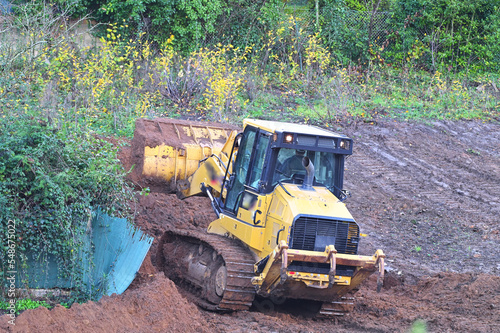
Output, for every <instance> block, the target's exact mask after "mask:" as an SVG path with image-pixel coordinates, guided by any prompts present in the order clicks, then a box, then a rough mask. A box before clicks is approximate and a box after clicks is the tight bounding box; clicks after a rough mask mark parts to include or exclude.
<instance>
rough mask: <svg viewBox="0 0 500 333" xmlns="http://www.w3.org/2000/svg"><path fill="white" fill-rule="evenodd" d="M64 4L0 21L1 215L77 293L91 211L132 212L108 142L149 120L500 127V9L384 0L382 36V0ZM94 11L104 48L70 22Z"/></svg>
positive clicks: (32, 5) (35, 5) (0, 241)
mask: <svg viewBox="0 0 500 333" xmlns="http://www.w3.org/2000/svg"><path fill="white" fill-rule="evenodd" d="M56 3H58V4H59V5H58V7H57V8H54V7H52V6H48V5H47V4H46V3H45V2H43V1H32V2H29V3H27V4H25V5H19V6H17V7H15V14H14V15H11V16H4V17H3V18H2V21H1V23H0V25H1V29H0V181H1V183H0V204H1V205H0V219H2V220H9V219H11V220H14V221H16V223H17V229H16V235H17V238H16V242H17V243H16V248H17V249H18V260H19V262H18V265H21V266H22V263H23V252H24V251H25V250H26V249H28V248H29V249H31V250H33V251H35V252H36V253H38V254H39V255H40V256H43V255H53V256H55V257H56V258H58V261H59V262H60V264H61V267H63V268H64V269H63V271H62V272H60V274H63V275H66V276H71V277H73V279H74V281H77V282H78V280H79V276H80V275H81V274H82V272H81V271H79V269H78V267H79V265H78V263H77V262H75V253H76V252H78V251H79V250H80V249H81V244H80V243H79V239H80V238H79V235H81V234H83V233H85V232H86V230H87V223H88V221H89V217H90V212H91V211H92V210H93V209H95V208H97V207H102V208H103V209H105V210H106V211H108V212H110V213H112V214H114V215H119V216H126V215H127V214H129V211H128V209H127V202H128V200H129V199H131V197H132V191H131V189H130V187H129V186H128V185H127V184H126V182H125V181H124V175H125V170H123V169H122V167H121V166H120V164H119V161H118V160H117V157H116V146H114V145H112V144H111V143H110V142H109V141H107V140H105V139H103V137H110V136H115V135H116V136H128V137H130V136H131V135H132V133H133V129H134V120H135V119H136V118H138V117H160V116H167V117H177V118H186V117H189V118H191V119H207V120H215V121H223V122H235V123H240V121H241V119H242V118H245V117H258V118H264V119H275V120H284V121H300V122H309V123H315V124H320V125H323V126H328V127H333V128H337V126H336V125H335V123H337V122H346V121H353V120H354V121H356V120H362V121H373V120H376V119H377V118H380V117H391V118H398V119H481V120H483V121H498V120H499V109H500V98H499V96H500V92H499V89H500V75H499V73H498V69H499V61H500V59H499V58H498V54H500V52H499V51H500V48H499V41H500V35H499V34H500V29H498V24H499V23H498V22H500V19H499V16H500V14H499V2H498V1H476V2H469V3H463V2H461V1H458V0H440V1H434V2H432V3H433V5H432V6H431V5H430V4H431V2H428V1H425V0H400V1H384V2H382V3H381V6H382V7H380V9H383V10H391V11H393V15H390V17H389V16H384V17H385V19H384V20H385V21H384V24H385V26H387V27H392V29H389V30H387V29H386V30H383V31H384V33H383V34H381V33H380V31H382V30H381V29H380V28H378V30H377V31H378V33H375V30H376V27H375V25H374V22H375V21H377V20H378V16H377V17H376V15H378V14H379V13H378V12H377V9H376V8H375V5H376V3H377V2H376V1H374V2H372V3H371V4H370V3H369V2H361V1H347V2H346V3H347V4H346V3H344V2H343V1H340V0H336V1H320V2H319V4H320V8H319V11H318V12H316V11H315V8H314V6H306V7H305V9H304V10H302V11H295V10H294V9H293V8H292V9H291V8H289V7H286V6H285V4H284V3H283V2H282V1H277V0H275V1H246V0H239V1H231V2H230V1H223V0H210V1H203V2H189V1H177V2H176V1H167V0H163V1H126V2H123V1H116V0H108V1H76V2H74V7H65V4H67V3H68V2H65V1H56ZM312 3H313V2H311V4H312ZM360 6H365V7H363V8H360ZM352 9H366V10H367V12H365V13H364V14H363V15H364V16H363V17H365V18H364V19H359V17H361V16H359V13H358V12H353V11H352ZM91 10H95V11H94V15H95V17H96V18H97V19H99V20H100V21H102V22H104V23H106V24H103V25H101V28H102V29H101V30H100V32H99V33H100V39H99V42H98V43H97V44H98V45H97V46H96V47H94V48H89V47H86V48H85V47H79V46H78V45H77V44H75V43H74V42H73V41H72V38H71V24H68V23H67V20H66V17H67V16H68V15H70V14H75V15H76V14H85V13H87V12H89V11H91ZM316 14H318V15H316ZM356 15H358V16H356ZM353 17H354V19H353V20H352V21H353V22H355V23H356V24H355V25H352V26H347V25H342V22H344V21H345V22H347V19H348V18H353ZM27 18H29V20H28V19H27ZM375 18H377V20H375ZM343 19H346V20H343ZM377 22H378V21H377ZM424 30H425V31H426V32H424V33H423V34H421V32H422V31H424ZM467 153H469V154H476V152H474V151H472V150H468V151H467ZM7 232H8V231H7V230H6V229H5V228H2V230H0V235H1V238H0V256H2V258H5V253H6V251H7V245H6V239H7V238H6V236H7ZM416 251H417V252H418V251H420V250H419V249H418V250H417V249H416ZM1 262H2V264H3V263H5V261H1ZM2 264H0V278H1V277H2V276H3V274H4V273H3V271H5V270H6V269H5V267H4V266H1V265H2ZM1 280H3V279H1Z"/></svg>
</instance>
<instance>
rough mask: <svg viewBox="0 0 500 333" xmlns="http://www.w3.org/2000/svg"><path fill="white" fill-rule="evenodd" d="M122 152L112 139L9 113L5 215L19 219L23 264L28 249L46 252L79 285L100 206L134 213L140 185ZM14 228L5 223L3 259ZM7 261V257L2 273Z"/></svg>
mask: <svg viewBox="0 0 500 333" xmlns="http://www.w3.org/2000/svg"><path fill="white" fill-rule="evenodd" d="M116 154H117V148H116V147H114V146H113V145H112V144H111V143H109V142H107V141H105V140H103V139H100V138H98V137H97V136H95V135H93V134H91V133H86V132H83V131H81V130H79V129H78V128H63V129H60V130H59V129H56V128H53V127H52V126H50V125H48V124H47V123H46V122H45V121H43V120H41V119H40V118H38V119H33V118H31V119H30V118H25V117H20V118H18V119H15V120H6V118H2V120H1V122H0V220H2V221H9V220H12V221H14V222H15V236H16V237H15V243H16V247H15V248H16V257H17V258H16V259H17V269H18V270H21V263H22V261H23V260H22V258H23V253H25V252H26V251H27V250H29V251H30V253H33V254H36V255H37V256H39V257H40V258H42V257H43V256H47V255H50V256H54V257H55V258H56V260H57V262H58V266H59V274H61V276H62V277H66V278H70V279H72V280H73V281H75V283H76V285H77V287H78V281H79V280H81V278H82V274H84V272H82V271H80V269H81V267H82V266H81V265H80V264H79V263H78V262H77V259H76V258H77V254H78V253H79V251H81V250H82V245H83V244H82V242H83V241H82V237H81V236H82V235H83V234H84V233H86V232H89V231H90V230H89V228H90V222H89V221H90V220H91V214H92V211H93V210H94V209H96V208H98V207H100V208H101V209H103V210H105V211H107V212H108V213H110V214H113V215H115V216H128V215H129V209H128V202H129V200H131V199H132V189H131V188H130V187H129V186H128V185H127V183H126V182H125V179H124V176H125V172H124V170H123V167H122V166H121V164H120V162H119V160H117V157H116ZM8 232H9V230H8V229H7V223H4V224H2V226H1V229H0V256H1V257H2V258H7V250H8V248H7V239H8ZM6 265H7V263H6V261H2V263H1V264H0V277H1V276H2V275H3V274H4V272H5V271H6V270H7V267H6ZM11 270H12V269H11ZM2 280H4V279H2ZM4 281H5V280H4Z"/></svg>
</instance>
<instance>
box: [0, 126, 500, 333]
mask: <svg viewBox="0 0 500 333" xmlns="http://www.w3.org/2000/svg"><path fill="white" fill-rule="evenodd" d="M338 130H339V131H340V132H342V133H344V134H347V135H349V136H350V137H352V138H353V139H354V141H355V145H354V155H353V156H351V157H350V158H349V159H348V160H347V162H346V181H345V186H344V187H345V188H347V189H349V190H350V191H351V193H352V197H351V198H350V199H348V201H347V202H346V204H347V205H348V208H349V209H350V211H351V213H352V214H353V215H354V217H355V218H356V220H357V222H358V223H359V225H360V228H361V232H362V233H364V234H366V237H364V238H363V239H362V243H361V245H360V252H361V253H362V254H373V253H374V251H375V250H376V249H377V248H381V249H383V250H384V251H385V253H386V254H387V273H386V280H385V285H384V288H383V289H382V291H381V292H380V293H377V292H376V291H375V289H376V279H375V278H374V277H372V278H370V279H369V280H368V281H366V283H365V284H364V285H363V286H362V288H361V289H360V290H359V292H358V293H357V294H356V300H355V308H354V310H353V311H352V312H351V313H349V314H348V315H346V316H345V317H342V318H337V319H315V318H313V310H312V308H313V306H312V304H309V303H307V302H294V301H280V300H275V302H274V303H273V302H270V301H269V300H265V299H257V300H256V301H255V302H254V305H253V307H252V309H251V310H250V311H247V312H235V313H228V314H218V313H212V312H207V311H203V310H200V309H199V308H197V307H196V306H194V305H193V304H191V303H189V302H188V301H187V300H186V299H185V298H184V297H183V296H182V295H181V293H180V292H179V291H178V290H177V288H176V286H175V285H174V284H173V283H172V282H171V281H170V280H168V279H167V278H166V277H165V276H164V274H163V273H160V268H159V267H156V266H155V265H156V258H155V253H156V242H157V241H158V239H159V237H161V235H162V233H163V231H164V230H166V229H168V228H171V227H176V228H184V229H204V228H206V227H207V225H208V223H209V222H210V221H211V220H212V219H214V218H215V215H214V214H213V213H212V210H211V206H210V203H209V201H208V199H206V198H203V197H193V198H188V199H185V200H179V199H178V198H177V197H176V196H175V195H173V194H168V193H165V192H162V191H155V192H152V193H150V194H149V195H148V196H142V197H140V198H139V201H138V205H137V218H136V224H137V225H138V226H140V227H141V228H142V229H143V230H144V231H146V232H148V233H149V234H150V235H152V236H154V237H155V238H156V241H155V243H153V246H152V249H151V250H150V254H149V255H148V256H147V258H146V260H145V262H144V264H143V266H142V267H141V269H140V271H139V273H138V274H137V278H136V279H135V281H134V282H133V284H132V285H131V286H130V288H129V289H128V290H127V291H126V292H125V293H123V294H122V295H119V296H116V295H113V296H111V297H107V296H106V297H103V299H102V300H101V301H99V302H97V303H92V302H89V303H86V304H82V305H78V304H75V305H73V306H72V307H71V308H70V309H65V308H63V307H61V306H57V307H56V308H54V309H52V310H47V309H44V308H39V309H35V310H28V311H25V312H23V313H22V314H21V315H19V316H18V318H17V319H16V325H15V326H9V325H8V323H7V321H8V318H7V317H6V316H3V317H0V331H14V332H43V331H50V332H81V331H85V332H103V331H106V332H107V331H109V332H150V331H158V332H333V331H335V332H367V331H368V332H409V331H410V329H411V327H412V325H414V324H415V322H416V321H417V320H420V321H421V322H420V323H425V325H426V326H427V329H428V331H429V332H500V263H499V261H498V254H499V253H500V251H499V249H498V245H499V244H500V224H499V221H500V217H499V216H500V125H499V124H491V123H486V124H485V123H481V122H475V121H474V122H444V121H439V122H438V121H435V122H430V123H426V124H424V123H409V122H401V121H394V120H379V121H377V122H372V123H364V122H363V123H354V124H350V125H346V126H342V128H339V129H338ZM131 150H132V149H131V148H128V149H124V150H123V151H122V154H121V159H122V161H123V163H124V164H125V166H126V167H130V164H131V159H130V156H132V155H133V154H134V152H132V151H131ZM137 185H139V184H137Z"/></svg>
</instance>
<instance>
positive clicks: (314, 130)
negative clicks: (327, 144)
mask: <svg viewBox="0 0 500 333" xmlns="http://www.w3.org/2000/svg"><path fill="white" fill-rule="evenodd" d="M247 125H251V126H254V127H257V128H262V129H264V130H266V131H268V132H271V133H283V132H291V133H301V134H308V135H320V136H323V137H332V138H347V136H345V135H343V134H337V133H335V132H332V131H329V130H327V129H324V128H320V127H317V126H312V125H305V124H295V123H285V122H279V121H269V120H260V119H245V120H244V121H243V127H246V126H247Z"/></svg>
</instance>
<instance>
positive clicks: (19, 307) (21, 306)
mask: <svg viewBox="0 0 500 333" xmlns="http://www.w3.org/2000/svg"><path fill="white" fill-rule="evenodd" d="M9 306H10V304H9V303H8V302H5V301H0V310H7V309H9ZM41 306H43V307H46V308H50V307H51V306H50V305H49V304H48V303H47V302H45V301H35V300H32V299H29V298H26V299H18V300H16V306H15V313H16V315H18V314H19V313H21V312H22V311H24V310H29V309H36V308H39V307H41Z"/></svg>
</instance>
